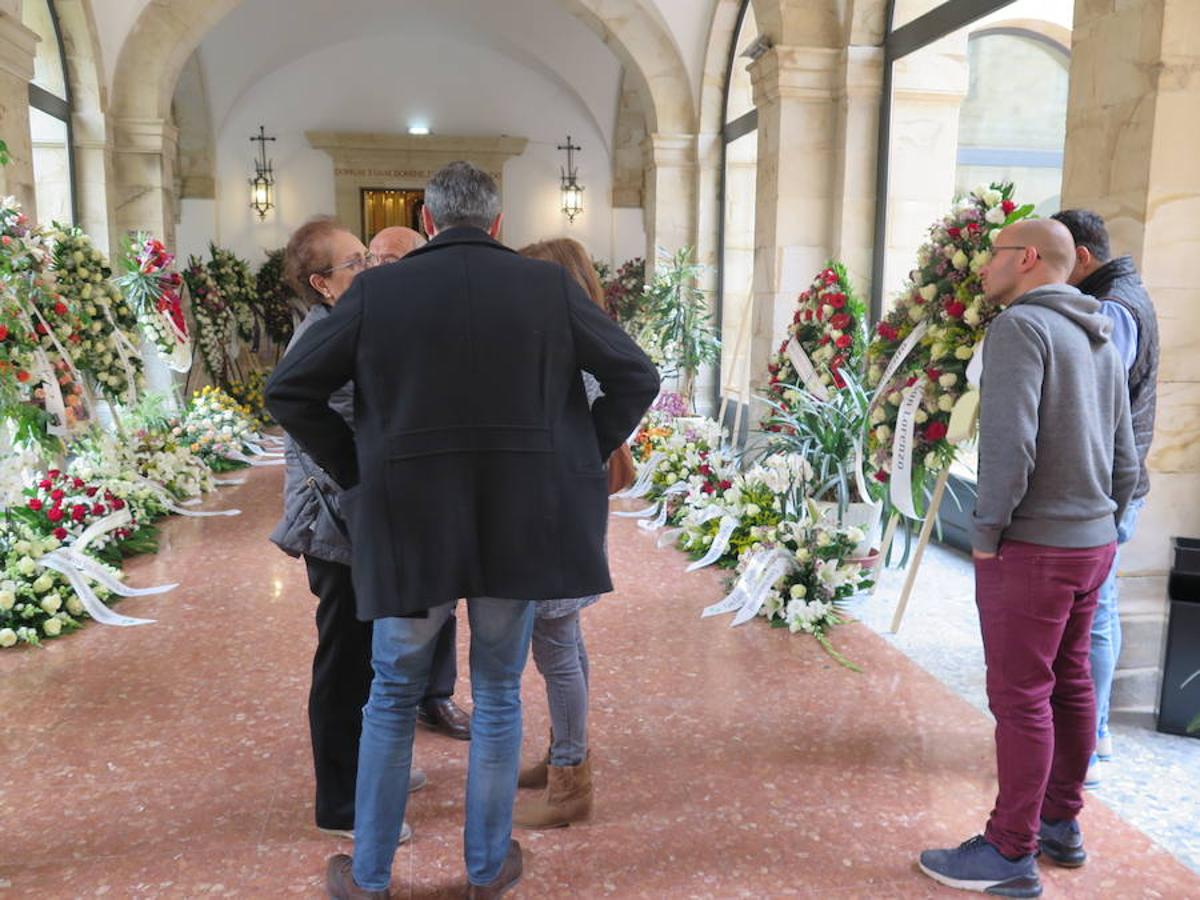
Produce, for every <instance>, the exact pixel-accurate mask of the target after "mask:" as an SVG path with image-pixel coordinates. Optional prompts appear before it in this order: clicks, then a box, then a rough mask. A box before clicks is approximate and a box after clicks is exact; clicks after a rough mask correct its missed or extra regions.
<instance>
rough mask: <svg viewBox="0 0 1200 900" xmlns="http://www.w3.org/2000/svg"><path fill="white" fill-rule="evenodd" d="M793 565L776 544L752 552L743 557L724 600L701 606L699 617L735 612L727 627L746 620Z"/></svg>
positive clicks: (749, 618) (792, 561)
mask: <svg viewBox="0 0 1200 900" xmlns="http://www.w3.org/2000/svg"><path fill="white" fill-rule="evenodd" d="M795 565H796V560H795V557H793V556H792V554H791V553H789V552H788V551H786V550H782V549H780V548H778V547H773V548H771V549H769V550H759V551H757V552H755V553H754V554H752V555H751V556H750V557H749V558H748V559H747V561H746V568H745V569H744V570H743V572H742V574H741V576H740V577H739V578H738V580H737V581H736V582H735V583H734V586H733V590H731V591H730V592H729V594H727V595H726V596H725V598H724V599H722V600H720V601H719V602H717V603H714V604H713V605H712V606H709V607H708V608H707V609H705V610H704V612H702V613H701V614H700V617H701V618H704V619H706V618H709V617H711V616H719V615H723V614H725V613H730V612H735V611H736V612H737V615H736V616H734V619H733V621H732V622H731V623H730V627H731V628H733V627H736V626H738V625H743V624H745V623H746V622H749V621H750V620H751V619H753V618H754V617H755V616H757V615H758V611H759V610H760V609H762V605H763V604H764V603H765V602H766V599H767V594H769V593H770V592H771V590H772V589H773V588H774V586H775V582H776V581H778V580H779V579H780V578H782V577H783V576H784V575H786V574H787V573H788V572H790V571H791V570H792V569H793V568H794V567H795Z"/></svg>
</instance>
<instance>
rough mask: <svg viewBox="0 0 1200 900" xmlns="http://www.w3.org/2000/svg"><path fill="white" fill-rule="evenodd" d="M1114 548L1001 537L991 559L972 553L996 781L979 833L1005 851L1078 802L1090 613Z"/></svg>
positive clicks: (1088, 696)
mask: <svg viewBox="0 0 1200 900" xmlns="http://www.w3.org/2000/svg"><path fill="white" fill-rule="evenodd" d="M1115 552H1116V544H1115V543H1114V544H1108V545H1106V546H1103V547H1088V548H1085V549H1065V548H1060V547H1045V546H1041V545H1039V544H1027V543H1023V542H1021V541H1004V542H1003V543H1002V544H1001V545H1000V551H999V554H998V555H997V557H996V558H995V559H983V560H981V559H977V560H975V602H976V604H977V605H978V606H979V625H980V629H981V630H982V632H983V653H984V659H985V661H986V663H987V692H988V703H989V705H990V706H991V710H992V714H993V715H994V716H995V717H996V770H997V774H998V776H999V781H1000V792H999V794H998V796H997V797H996V808H995V809H993V810H992V815H991V818H990V819H989V820H988V825H987V832H986V834H985V836H986V837H987V839H988V841H989V842H990V843H991V844H992V845H993V846H995V847H996V849H998V850H999V851H1000V852H1001V853H1003V854H1004V855H1005V856H1008V857H1017V856H1024V855H1025V854H1027V853H1033V852H1034V851H1035V850H1037V833H1038V818H1039V816H1042V817H1045V818H1046V819H1050V820H1056V819H1073V818H1075V817H1076V816H1077V815H1078V814H1079V811H1080V810H1081V809H1082V808H1083V779H1084V777H1085V776H1086V775H1087V767H1088V758H1089V757H1090V756H1091V754H1092V748H1093V747H1094V745H1095V741H1096V698H1095V694H1094V691H1093V689H1092V678H1091V670H1090V667H1089V665H1088V651H1089V649H1090V647H1091V629H1092V615H1093V613H1094V612H1095V611H1096V599H1097V595H1098V591H1099V589H1100V585H1101V584H1102V583H1103V582H1104V579H1105V576H1106V575H1107V574H1108V570H1109V568H1110V567H1111V565H1112V560H1113V554H1114V553H1115Z"/></svg>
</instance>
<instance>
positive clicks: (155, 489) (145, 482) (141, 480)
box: [135, 475, 242, 519]
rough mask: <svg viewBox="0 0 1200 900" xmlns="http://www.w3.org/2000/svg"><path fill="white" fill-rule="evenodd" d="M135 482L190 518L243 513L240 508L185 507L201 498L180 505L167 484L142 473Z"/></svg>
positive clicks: (169, 510)
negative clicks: (146, 476)
mask: <svg viewBox="0 0 1200 900" xmlns="http://www.w3.org/2000/svg"><path fill="white" fill-rule="evenodd" d="M135 483H136V484H140V485H141V486H142V487H144V488H146V489H147V490H148V491H150V492H151V493H152V494H154V495H155V496H156V497H157V498H158V501H159V502H160V503H161V504H162V505H163V506H164V507H166V509H167V511H168V512H172V513H174V514H175V515H177V516H186V517H187V518H189V519H211V518H216V517H218V516H240V515H241V514H242V511H241V510H240V509H185V508H184V507H185V506H188V505H193V504H195V503H199V502H200V499H199V498H198V497H197V498H195V499H194V500H187V501H185V502H184V504H183V505H180V504H178V503H176V502H175V497H174V496H173V495H172V494H171V492H170V491H169V490H168V489H167V486H166V485H165V484H162V483H160V482H158V481H154V480H153V479H151V478H145V477H143V476H140V475H139V476H138V477H137V478H136V479H135Z"/></svg>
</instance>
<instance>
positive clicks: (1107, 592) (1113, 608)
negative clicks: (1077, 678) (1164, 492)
mask: <svg viewBox="0 0 1200 900" xmlns="http://www.w3.org/2000/svg"><path fill="white" fill-rule="evenodd" d="M1145 505H1146V501H1145V499H1142V500H1133V501H1131V502H1130V504H1129V506H1127V507H1126V508H1125V515H1124V517H1123V518H1122V519H1121V521H1120V522H1119V523H1118V525H1117V543H1118V544H1124V543H1127V542H1128V541H1129V539H1130V538H1132V537H1133V530H1134V528H1136V527H1137V520H1138V513H1139V512H1141V510H1142V507H1143V506H1145ZM1120 561H1121V552H1120V550H1118V551H1117V555H1116V556H1115V557H1114V558H1113V564H1112V570H1111V571H1110V572H1109V573H1108V578H1106V579H1105V581H1104V584H1103V585H1101V586H1100V601H1099V603H1098V604H1097V606H1096V617H1095V618H1094V619H1093V620H1092V651H1091V654H1090V657H1089V659H1090V661H1091V666H1092V681H1093V683H1094V684H1095V685H1096V736H1097V737H1105V736H1107V735H1108V706H1109V701H1110V700H1111V699H1112V683H1113V673H1114V672H1116V670H1117V660H1118V659H1120V658H1121V615H1120V613H1119V612H1118V610H1117V567H1118V566H1119V565H1120Z"/></svg>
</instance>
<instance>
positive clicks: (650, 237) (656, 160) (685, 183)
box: [642, 134, 696, 273]
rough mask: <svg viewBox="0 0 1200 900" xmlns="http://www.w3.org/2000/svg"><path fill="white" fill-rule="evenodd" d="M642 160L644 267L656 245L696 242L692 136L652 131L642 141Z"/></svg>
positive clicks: (651, 262)
mask: <svg viewBox="0 0 1200 900" xmlns="http://www.w3.org/2000/svg"><path fill="white" fill-rule="evenodd" d="M642 151H643V154H644V158H645V161H646V189H645V197H644V200H645V211H646V270H647V273H649V272H650V271H651V270H652V269H653V267H654V260H655V257H656V255H657V252H656V248H658V247H662V248H664V249H665V250H667V251H668V252H670V253H674V252H675V251H676V250H679V249H680V248H681V247H695V246H696V136H695V135H692V134H652V135H650V136H648V137H647V138H646V140H645V142H644V143H643V144H642Z"/></svg>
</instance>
